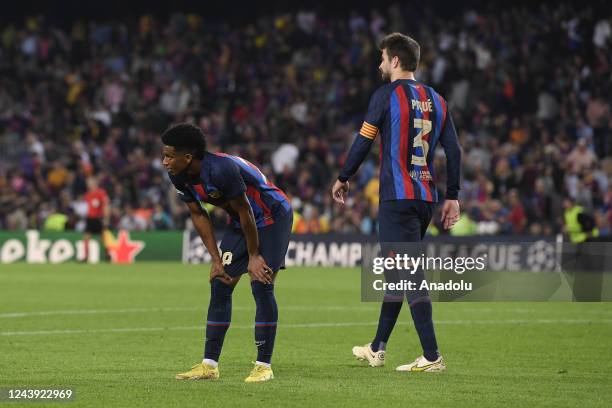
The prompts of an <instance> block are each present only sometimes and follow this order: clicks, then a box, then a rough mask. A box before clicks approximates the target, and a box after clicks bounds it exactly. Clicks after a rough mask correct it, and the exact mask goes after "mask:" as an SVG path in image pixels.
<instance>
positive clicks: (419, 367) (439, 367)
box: [395, 356, 446, 373]
mask: <svg viewBox="0 0 612 408" xmlns="http://www.w3.org/2000/svg"><path fill="white" fill-rule="evenodd" d="M445 369H446V364H444V359H443V358H442V356H439V357H438V359H437V360H436V361H429V360H427V359H426V358H425V357H423V356H420V357H417V359H416V360H414V361H413V362H412V363H410V364H404V365H401V366H399V367H397V368H396V369H395V370H396V371H412V372H428V373H436V372H440V371H444V370H445Z"/></svg>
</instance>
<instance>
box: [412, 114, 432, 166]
mask: <svg viewBox="0 0 612 408" xmlns="http://www.w3.org/2000/svg"><path fill="white" fill-rule="evenodd" d="M414 128H415V129H418V132H417V134H416V136H415V137H414V143H413V144H412V147H413V152H414V153H416V154H414V153H413V154H412V160H411V161H410V163H411V164H413V165H415V166H427V153H428V152H429V143H428V142H427V140H423V137H424V136H427V135H428V134H429V132H431V120H427V119H420V118H414ZM419 147H420V148H421V149H420V150H419V149H418V148H419ZM419 153H421V154H422V155H420V154H419Z"/></svg>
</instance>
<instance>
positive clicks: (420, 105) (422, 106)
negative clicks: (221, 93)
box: [411, 99, 433, 112]
mask: <svg viewBox="0 0 612 408" xmlns="http://www.w3.org/2000/svg"><path fill="white" fill-rule="evenodd" d="M411 101H412V109H417V110H420V111H421V112H432V111H433V107H432V105H433V103H432V102H431V99H427V100H426V101H417V100H416V99H411Z"/></svg>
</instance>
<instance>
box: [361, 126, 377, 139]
mask: <svg viewBox="0 0 612 408" xmlns="http://www.w3.org/2000/svg"><path fill="white" fill-rule="evenodd" d="M359 134H360V135H361V136H363V137H367V138H368V139H372V140H374V139H376V135H378V128H377V127H376V126H374V125H370V124H369V123H368V122H363V125H361V130H360V131H359Z"/></svg>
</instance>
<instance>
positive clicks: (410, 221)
mask: <svg viewBox="0 0 612 408" xmlns="http://www.w3.org/2000/svg"><path fill="white" fill-rule="evenodd" d="M433 209H434V205H433V204H432V203H428V202H427V201H422V200H393V201H383V202H381V203H380V206H379V207H378V238H379V241H380V242H381V243H383V242H419V241H421V240H422V239H423V237H424V236H425V232H426V231H427V227H428V226H429V223H430V222H431V217H432V215H433Z"/></svg>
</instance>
